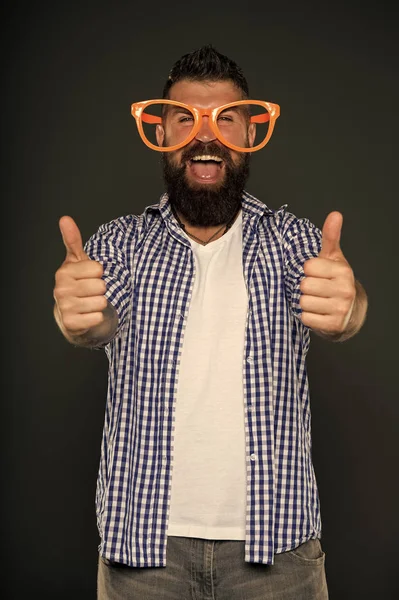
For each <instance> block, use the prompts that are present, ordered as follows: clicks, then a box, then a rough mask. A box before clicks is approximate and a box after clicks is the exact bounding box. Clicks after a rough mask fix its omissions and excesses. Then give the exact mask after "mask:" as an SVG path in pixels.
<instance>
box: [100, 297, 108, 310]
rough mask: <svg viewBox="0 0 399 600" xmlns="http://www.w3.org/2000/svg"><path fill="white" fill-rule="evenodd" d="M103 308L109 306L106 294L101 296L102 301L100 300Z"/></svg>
mask: <svg viewBox="0 0 399 600" xmlns="http://www.w3.org/2000/svg"><path fill="white" fill-rule="evenodd" d="M99 304H100V307H101V310H105V309H106V308H107V306H108V300H107V299H106V297H105V296H101V298H100V301H99Z"/></svg>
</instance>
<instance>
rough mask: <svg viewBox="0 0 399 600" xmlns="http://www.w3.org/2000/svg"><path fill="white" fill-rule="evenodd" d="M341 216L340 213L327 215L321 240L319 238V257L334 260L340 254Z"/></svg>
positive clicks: (335, 212)
mask: <svg viewBox="0 0 399 600" xmlns="http://www.w3.org/2000/svg"><path fill="white" fill-rule="evenodd" d="M343 220H344V218H343V216H342V214H341V213H340V212H337V211H334V212H331V213H330V214H329V215H327V218H326V220H325V221H324V225H323V230H322V238H321V250H320V253H319V257H321V258H331V259H333V260H334V259H336V258H338V256H340V255H341V254H342V251H341V247H340V239H341V229H342V223H343Z"/></svg>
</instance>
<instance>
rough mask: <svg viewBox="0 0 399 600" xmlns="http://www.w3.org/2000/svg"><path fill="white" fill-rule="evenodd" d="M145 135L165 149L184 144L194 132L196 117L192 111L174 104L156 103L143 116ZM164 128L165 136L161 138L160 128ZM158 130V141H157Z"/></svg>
mask: <svg viewBox="0 0 399 600" xmlns="http://www.w3.org/2000/svg"><path fill="white" fill-rule="evenodd" d="M141 122H142V125H143V131H144V135H145V136H146V138H147V140H148V141H149V142H151V143H152V144H154V145H155V146H161V145H162V147H164V148H167V147H170V146H175V145H177V144H180V143H182V142H184V141H185V140H186V139H187V138H188V137H189V136H190V133H191V132H192V130H193V127H194V115H193V114H192V112H191V111H189V110H187V109H186V108H182V107H180V106H176V105H174V104H168V103H167V102H165V103H163V102H162V103H156V104H155V103H154V104H149V105H148V106H147V107H146V108H145V110H144V111H143V112H142V114H141ZM161 124H162V126H163V130H164V132H165V136H164V138H163V141H162V139H161V138H160V137H159V133H160V131H159V127H158V128H157V125H161ZM157 129H158V139H157V134H156V132H157Z"/></svg>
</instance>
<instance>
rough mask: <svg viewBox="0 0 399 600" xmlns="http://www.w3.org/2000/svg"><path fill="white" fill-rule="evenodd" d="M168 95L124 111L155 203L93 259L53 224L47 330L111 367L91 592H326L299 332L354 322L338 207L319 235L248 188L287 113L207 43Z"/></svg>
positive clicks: (176, 75) (101, 235)
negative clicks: (139, 141) (159, 192)
mask: <svg viewBox="0 0 399 600" xmlns="http://www.w3.org/2000/svg"><path fill="white" fill-rule="evenodd" d="M161 100H162V102H161V101H159V100H156V101H154V102H147V101H146V102H141V103H140V102H139V103H136V104H134V105H133V106H132V113H133V116H134V117H135V118H136V121H137V125H138V128H139V132H140V135H141V136H142V138H143V140H144V141H145V143H146V144H147V145H148V146H149V147H152V148H153V149H154V150H158V151H161V152H162V160H163V171H164V179H165V184H166V193H165V194H164V195H163V196H162V197H161V200H160V202H159V203H158V204H154V205H151V206H148V207H147V208H146V209H145V211H144V212H143V214H142V215H140V216H136V215H128V216H126V217H121V218H118V219H115V220H114V221H112V222H110V223H107V224H105V225H102V226H101V227H100V228H99V229H98V231H97V233H96V234H94V235H93V236H92V237H91V238H90V239H89V240H88V242H87V243H86V245H85V247H84V248H83V245H82V239H81V235H80V232H79V229H78V227H77V225H76V224H75V222H74V221H73V220H72V219H71V218H70V217H67V216H64V217H62V218H61V219H60V229H61V232H62V236H63V240H64V243H65V246H66V251H67V254H66V258H65V261H64V263H63V264H62V265H61V267H60V268H59V269H58V271H57V273H56V285H55V289H54V297H55V301H56V302H55V312H54V314H55V318H56V321H57V323H58V326H59V328H60V329H61V331H62V333H63V335H64V336H65V338H66V339H67V340H68V341H69V342H71V343H72V344H74V345H76V346H85V347H89V348H104V349H105V352H106V354H107V357H108V359H109V386H108V399H107V406H106V418H105V424H104V433H103V442H102V452H101V462H100V469H99V474H98V484H97V496H96V505H97V519H98V528H99V533H100V538H101V544H100V549H99V552H100V559H99V570H98V598H100V599H105V598H107V599H119V598H120V599H122V598H124V599H125V598H140V599H146V600H152V599H155V598H160V597H162V598H168V599H169V598H170V599H179V600H183V599H184V600H185V599H189V598H215V597H217V598H218V599H220V600H238V599H239V598H240V599H245V600H255V599H256V600H261V599H267V598H273V599H274V600H276V599H277V598H278V599H281V600H291V599H292V600H294V599H295V600H302V599H303V600H305V599H306V600H309V599H317V600H321V599H323V600H324V599H326V598H328V591H327V583H326V577H325V554H324V552H323V550H322V547H321V543H320V538H321V521H320V507H319V498H318V491H317V483H316V478H315V473H314V469H313V465H312V458H311V430H310V407H309V391H308V382H307V374H306V365H305V360H306V354H307V351H308V347H309V341H310V331H313V332H315V333H316V334H318V335H321V336H323V337H324V338H326V339H329V340H334V341H343V340H346V339H348V338H350V337H351V336H353V335H354V334H356V333H357V332H358V331H359V329H360V328H361V326H362V325H363V322H364V320H365V316H366V310H367V298H366V294H365V291H364V289H363V287H362V286H361V284H360V283H359V282H358V281H357V280H356V279H355V277H354V274H353V271H352V269H351V267H350V266H349V264H348V262H347V261H346V259H345V257H344V255H343V253H342V251H341V249H340V245H339V241H340V231H341V226H342V215H341V214H340V213H338V212H332V213H330V214H329V215H328V216H327V218H326V221H325V223H324V226H323V230H322V232H321V231H320V230H319V229H317V228H316V227H315V226H314V225H313V224H311V223H310V222H309V221H308V220H307V219H298V218H296V217H295V216H294V215H293V214H291V213H289V212H288V211H287V210H286V207H285V206H284V207H282V208H280V209H279V210H277V211H273V210H271V209H269V208H268V207H266V206H265V205H264V204H263V203H262V202H260V201H259V200H257V199H256V198H254V197H253V196H251V195H250V194H248V193H247V192H246V191H245V190H244V188H245V184H246V181H247V178H248V174H249V157H250V154H251V152H253V151H256V150H257V149H260V148H261V147H263V146H264V145H265V143H267V141H268V140H269V139H270V136H271V133H272V131H273V127H274V124H275V121H276V119H277V117H278V114H279V111H278V106H277V105H274V104H271V103H266V102H263V101H259V103H258V104H256V103H252V104H251V102H252V101H251V100H250V98H249V92H248V85H247V82H246V80H245V77H244V76H243V74H242V71H241V70H240V69H239V67H238V66H237V65H236V64H235V63H234V62H233V61H231V60H230V59H228V58H227V57H226V56H223V55H222V54H220V53H219V52H217V51H216V50H215V49H214V48H213V47H212V46H205V47H203V48H200V49H199V50H197V51H195V52H192V53H191V54H186V55H184V56H183V57H182V58H181V59H180V60H179V61H177V63H176V64H175V65H174V67H173V68H172V70H171V72H170V75H169V78H168V81H167V83H166V85H165V88H164V93H163V98H162V99H161ZM247 101H248V102H247ZM226 105H228V107H227V108H226ZM220 107H223V108H222V109H220ZM157 110H158V112H157ZM147 126H152V128H153V130H154V131H153V137H152V138H151V139H150V137H149V135H150V134H148V135H147V133H146V132H145V130H144V128H145V127H147ZM263 127H266V130H262V128H263ZM262 131H263V133H262ZM262 144H263V145H262ZM154 567H158V568H154ZM159 567H164V568H159Z"/></svg>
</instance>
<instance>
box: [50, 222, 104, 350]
mask: <svg viewBox="0 0 399 600" xmlns="http://www.w3.org/2000/svg"><path fill="white" fill-rule="evenodd" d="M59 227H60V230H61V234H62V239H63V241H64V245H65V248H66V257H65V260H64V262H63V263H62V265H61V266H60V268H59V269H58V270H57V272H56V274H55V287H54V299H55V303H56V306H55V309H56V313H58V315H57V316H58V319H57V321H58V320H60V321H61V322H59V323H58V324H59V326H60V328H61V330H62V331H63V333H64V335H65V334H66V337H69V336H70V337H72V338H74V337H75V336H81V335H84V334H85V333H87V332H88V331H89V330H90V329H92V328H93V327H97V326H98V325H100V324H101V323H103V321H104V319H105V316H104V312H103V311H105V309H106V308H107V305H108V302H107V299H106V297H105V296H104V294H105V291H106V284H105V282H104V280H103V279H101V276H102V274H103V267H102V265H101V263H99V262H97V261H95V260H91V259H90V258H89V257H88V256H87V254H86V253H85V251H84V250H83V244H82V236H81V234H80V231H79V228H78V226H77V225H76V223H75V221H74V220H73V219H72V218H71V217H68V216H64V217H61V219H60V221H59Z"/></svg>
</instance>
